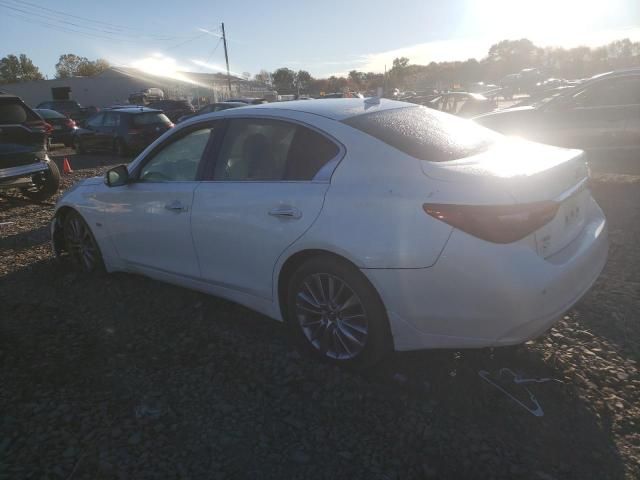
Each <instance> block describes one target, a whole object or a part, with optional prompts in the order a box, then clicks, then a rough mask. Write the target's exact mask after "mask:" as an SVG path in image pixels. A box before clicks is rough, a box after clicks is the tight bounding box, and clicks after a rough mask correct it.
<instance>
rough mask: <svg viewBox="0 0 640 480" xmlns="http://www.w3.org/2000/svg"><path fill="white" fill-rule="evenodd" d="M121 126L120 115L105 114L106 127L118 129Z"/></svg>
mask: <svg viewBox="0 0 640 480" xmlns="http://www.w3.org/2000/svg"><path fill="white" fill-rule="evenodd" d="M118 125H120V115H119V114H117V113H114V112H109V113H105V114H104V123H103V126H105V127H117V126H118Z"/></svg>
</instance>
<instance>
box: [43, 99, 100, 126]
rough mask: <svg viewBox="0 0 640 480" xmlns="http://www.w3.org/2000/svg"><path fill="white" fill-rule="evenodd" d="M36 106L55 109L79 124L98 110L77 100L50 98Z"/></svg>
mask: <svg viewBox="0 0 640 480" xmlns="http://www.w3.org/2000/svg"><path fill="white" fill-rule="evenodd" d="M36 108H42V109H47V110H55V111H56V112H58V113H61V114H63V115H65V116H67V117H69V118H71V119H73V120H75V121H76V122H77V123H79V124H81V123H82V122H84V121H85V120H86V119H87V118H88V117H90V116H91V115H93V114H94V113H96V112H97V111H98V109H97V108H95V107H83V106H82V105H80V104H79V103H78V102H76V101H75V100H49V101H47V102H42V103H40V104H38V106H37V107H36Z"/></svg>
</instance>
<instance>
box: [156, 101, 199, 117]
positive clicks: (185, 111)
mask: <svg viewBox="0 0 640 480" xmlns="http://www.w3.org/2000/svg"><path fill="white" fill-rule="evenodd" d="M147 106H148V107H149V108H155V109H158V110H162V111H163V112H164V113H165V114H166V115H167V117H169V120H171V121H172V122H177V121H178V119H179V118H180V117H182V116H184V115H190V114H192V113H194V112H195V111H196V109H195V108H193V105H191V103H189V101H188V100H159V101H157V102H152V103H150V104H149V105H147Z"/></svg>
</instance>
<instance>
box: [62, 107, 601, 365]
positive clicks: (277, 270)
mask: <svg viewBox="0 0 640 480" xmlns="http://www.w3.org/2000/svg"><path fill="white" fill-rule="evenodd" d="M51 232H52V239H53V250H54V252H55V255H56V256H57V257H59V258H61V259H62V258H67V259H69V260H70V261H71V262H72V263H73V264H74V265H76V266H77V267H78V268H79V269H80V270H82V271H85V272H93V271H96V270H101V269H103V268H104V269H106V270H107V271H109V272H114V271H125V272H135V273H140V274H144V275H147V276H149V277H152V278H155V279H158V280H162V281H166V282H170V283H175V284H178V285H182V286H184V287H188V288H193V289H196V290H200V291H202V292H206V293H210V294H213V295H218V296H221V297H224V298H227V299H230V300H232V301H235V302H238V303H240V304H243V305H245V306H248V307H250V308H252V309H255V310H257V311H259V312H262V313H263V314H265V315H267V316H269V317H272V318H274V319H277V320H282V321H285V322H286V323H287V325H288V327H289V328H290V329H291V331H292V333H293V335H294V337H295V338H297V339H298V341H299V342H300V345H301V346H302V347H303V348H306V349H308V350H309V351H310V352H313V353H314V354H316V355H317V356H318V357H320V358H323V359H327V360H330V361H333V362H336V363H339V364H343V365H350V366H353V367H356V368H358V367H365V366H368V365H372V364H374V363H376V362H377V361H379V360H380V359H382V358H383V357H384V356H385V355H386V354H387V353H388V352H390V351H392V350H397V351H402V350H416V349H425V348H465V347H494V346H502V345H513V344H518V343H521V342H524V341H526V340H529V339H531V338H533V337H536V336H538V335H540V334H541V333H542V332H544V331H545V330H547V329H549V328H550V327H551V326H552V325H553V324H554V323H555V322H556V321H557V320H558V319H560V318H562V315H563V313H564V312H565V311H567V310H568V309H569V308H571V306H572V305H573V304H575V303H576V302H577V301H578V300H579V299H580V298H581V297H582V296H583V295H584V294H585V292H586V291H587V290H588V289H589V288H590V287H591V285H592V284H593V282H594V281H595V280H596V278H597V277H598V275H599V274H600V271H601V270H602V268H603V266H604V263H605V261H606V258H607V226H606V220H605V217H604V215H603V213H602V211H601V210H600V208H599V206H598V205H597V204H596V202H595V200H594V199H593V197H592V196H591V193H590V191H589V188H588V170H587V167H586V165H585V162H584V157H583V152H581V151H578V150H567V149H563V148H557V147H551V146H547V145H541V144H536V143H532V142H527V141H523V140H517V139H508V138H505V137H503V136H502V135H499V134H496V133H494V132H492V131H490V130H488V129H485V128H483V127H480V126H478V125H476V124H474V123H473V122H470V121H468V120H463V119H460V118H457V117H454V116H452V115H449V114H445V113H442V112H438V111H436V110H432V109H429V108H426V107H422V106H416V105H412V104H409V103H405V102H397V101H392V100H386V99H364V100H363V99H342V100H340V99H337V100H334V101H330V102H329V101H328V102H308V101H297V102H296V101H294V102H287V103H278V104H267V105H258V106H248V107H245V108H234V109H229V110H225V111H223V112H217V113H213V114H208V115H203V116H200V117H196V118H193V119H192V120H189V121H186V122H184V123H182V124H180V125H178V126H177V127H176V128H175V129H173V130H172V131H171V132H167V133H165V134H164V135H163V136H162V137H160V138H159V139H158V140H156V141H155V142H154V143H153V144H152V145H150V146H149V147H148V148H147V149H146V150H145V151H144V152H142V154H141V155H139V156H138V157H137V158H136V159H135V161H133V162H132V163H131V164H129V166H124V165H122V166H119V167H115V168H113V169H111V170H109V171H108V172H107V173H106V176H105V177H104V178H100V177H96V178H92V179H87V180H85V181H83V182H81V183H79V184H77V185H76V186H75V187H73V188H72V189H71V190H69V191H68V192H67V193H66V194H65V195H64V196H63V197H62V198H61V199H60V201H59V202H58V204H57V207H56V211H55V216H54V219H53V221H52V224H51Z"/></svg>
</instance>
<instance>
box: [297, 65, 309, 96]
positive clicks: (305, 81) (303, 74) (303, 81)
mask: <svg viewBox="0 0 640 480" xmlns="http://www.w3.org/2000/svg"><path fill="white" fill-rule="evenodd" d="M312 81H313V77H311V74H310V73H309V72H307V71H306V70H298V73H296V80H295V83H296V89H297V91H298V92H305V93H306V92H307V90H309V86H310V85H311V82H312Z"/></svg>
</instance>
